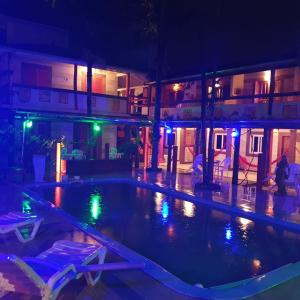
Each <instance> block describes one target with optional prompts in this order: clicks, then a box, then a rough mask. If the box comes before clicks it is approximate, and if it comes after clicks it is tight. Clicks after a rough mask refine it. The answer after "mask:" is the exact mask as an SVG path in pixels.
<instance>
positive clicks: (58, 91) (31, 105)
mask: <svg viewBox="0 0 300 300" xmlns="http://www.w3.org/2000/svg"><path fill="white" fill-rule="evenodd" d="M145 82H146V79H145V77H144V76H143V75H141V74H136V73H133V72H124V71H116V70H106V69H105V70H104V69H100V68H98V67H96V66H95V67H94V66H92V67H90V71H88V67H87V66H84V65H82V62H78V63H77V62H76V61H72V62H70V61H68V60H67V59H63V58H56V57H51V58H49V57H44V56H43V55H37V54H28V53H20V52H18V51H17V52H12V51H2V52H1V49H0V93H1V97H0V107H4V108H10V109H14V110H24V111H38V112H55V113H70V114H79V115H87V114H90V115H92V116H117V117H118V116H119V117H129V116H132V115H134V116H137V117H138V116H147V115H148V110H149V109H148V101H147V100H148V98H147V85H146V84H145ZM88 85H90V87H88Z"/></svg>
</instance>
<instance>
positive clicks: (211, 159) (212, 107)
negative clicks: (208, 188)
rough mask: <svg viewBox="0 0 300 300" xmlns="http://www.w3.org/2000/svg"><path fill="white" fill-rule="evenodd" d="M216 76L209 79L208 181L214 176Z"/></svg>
mask: <svg viewBox="0 0 300 300" xmlns="http://www.w3.org/2000/svg"><path fill="white" fill-rule="evenodd" d="M215 84H216V77H215V73H214V75H213V78H212V79H211V85H212V87H211V99H210V102H209V106H210V112H209V115H210V120H209V129H210V131H209V135H208V166H207V175H208V176H207V177H208V180H209V182H210V183H211V182H212V181H213V177H214V147H213V138H214V111H215V97H216V86H215Z"/></svg>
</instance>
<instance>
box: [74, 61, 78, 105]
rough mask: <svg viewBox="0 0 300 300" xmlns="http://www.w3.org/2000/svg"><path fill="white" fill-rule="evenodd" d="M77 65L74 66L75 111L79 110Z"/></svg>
mask: <svg viewBox="0 0 300 300" xmlns="http://www.w3.org/2000/svg"><path fill="white" fill-rule="evenodd" d="M77 73H78V72H77V64H74V77H73V90H74V109H75V110H78V98H77V81H78V76H77Z"/></svg>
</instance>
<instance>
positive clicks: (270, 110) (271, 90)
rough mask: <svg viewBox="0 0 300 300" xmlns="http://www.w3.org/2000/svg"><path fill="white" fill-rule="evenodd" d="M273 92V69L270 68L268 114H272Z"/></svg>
mask: <svg viewBox="0 0 300 300" xmlns="http://www.w3.org/2000/svg"><path fill="white" fill-rule="evenodd" d="M274 92H275V69H274V68H273V69H271V77H270V90H269V93H270V96H269V105H268V116H269V117H271V116H272V110H273V100H274V96H273V94H274Z"/></svg>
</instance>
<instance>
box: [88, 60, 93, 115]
mask: <svg viewBox="0 0 300 300" xmlns="http://www.w3.org/2000/svg"><path fill="white" fill-rule="evenodd" d="M86 75H87V115H88V116H91V115H92V84H93V65H92V63H91V62H88V65H87V73H86Z"/></svg>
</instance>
